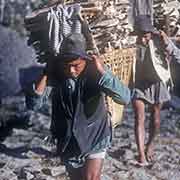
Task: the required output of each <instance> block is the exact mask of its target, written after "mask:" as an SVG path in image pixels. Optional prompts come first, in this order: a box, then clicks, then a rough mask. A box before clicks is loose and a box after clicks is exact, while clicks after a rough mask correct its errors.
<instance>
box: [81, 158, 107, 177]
mask: <svg viewBox="0 0 180 180" xmlns="http://www.w3.org/2000/svg"><path fill="white" fill-rule="evenodd" d="M103 162H104V159H101V158H97V159H87V160H86V163H85V166H84V167H83V172H84V178H83V180H100V179H101V171H102V167H103Z"/></svg>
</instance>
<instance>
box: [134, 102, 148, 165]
mask: <svg viewBox="0 0 180 180" xmlns="http://www.w3.org/2000/svg"><path fill="white" fill-rule="evenodd" d="M133 108H134V112H135V138H136V143H137V148H138V153H139V159H138V161H139V163H145V162H146V157H145V151H144V149H145V145H144V141H145V127H144V121H145V104H144V102H143V101H142V100H134V101H133Z"/></svg>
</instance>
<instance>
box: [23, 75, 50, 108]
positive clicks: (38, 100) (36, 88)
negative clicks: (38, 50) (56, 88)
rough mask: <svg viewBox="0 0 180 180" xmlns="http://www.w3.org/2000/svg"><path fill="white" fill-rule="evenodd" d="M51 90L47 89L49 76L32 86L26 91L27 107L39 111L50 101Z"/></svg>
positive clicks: (42, 77)
mask: <svg viewBox="0 0 180 180" xmlns="http://www.w3.org/2000/svg"><path fill="white" fill-rule="evenodd" d="M50 92H51V88H50V87H47V75H43V76H41V77H40V79H39V80H38V81H37V82H36V83H34V84H32V87H31V88H29V89H28V90H27V91H26V106H27V108H28V109H31V110H35V111H37V110H39V109H40V108H41V107H42V105H43V104H45V102H46V101H47V99H48V96H49V94H50Z"/></svg>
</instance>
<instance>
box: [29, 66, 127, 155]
mask: <svg viewBox="0 0 180 180" xmlns="http://www.w3.org/2000/svg"><path fill="white" fill-rule="evenodd" d="M93 71H94V70H93V69H92V68H90V67H88V68H87V69H86V70H85V72H84V73H83V74H82V75H81V76H80V77H79V78H78V80H77V82H76V90H75V93H73V94H71V92H70V89H69V85H68V84H67V82H68V79H65V78H64V79H61V80H59V81H58V84H57V85H56V86H54V87H53V88H52V91H51V94H52V122H51V132H52V134H53V135H54V136H55V137H56V138H57V139H58V140H59V142H60V146H61V147H60V149H61V151H62V152H63V151H65V150H66V147H67V145H68V143H69V141H70V139H71V137H72V136H74V137H75V139H76V141H77V143H78V146H79V149H80V151H81V153H86V152H89V151H90V150H91V149H92V148H93V147H94V146H95V145H96V144H97V143H98V142H99V141H101V140H103V139H104V138H105V137H107V136H111V124H110V121H109V119H108V112H107V109H106V105H105V101H104V100H105V99H104V97H105V94H107V95H109V96H111V97H112V98H113V99H114V100H115V101H116V102H118V103H121V104H128V103H129V101H130V92H129V89H128V88H127V87H125V86H124V85H123V84H122V83H121V82H120V81H119V80H118V78H117V77H115V76H113V75H112V74H111V72H110V71H108V70H107V72H106V73H105V74H104V75H103V76H102V75H101V76H100V75H99V74H98V73H96V72H93ZM44 94H46V95H47V94H49V93H47V92H45V93H44ZM28 98H29V99H28V100H27V104H28V106H29V108H33V109H37V108H39V107H40V104H42V103H43V96H37V95H36V96H29V97H28Z"/></svg>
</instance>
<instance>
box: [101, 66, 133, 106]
mask: <svg viewBox="0 0 180 180" xmlns="http://www.w3.org/2000/svg"><path fill="white" fill-rule="evenodd" d="M99 86H100V88H101V89H102V91H103V92H104V93H105V94H106V95H108V96H110V97H112V99H113V100H114V101H115V102H117V103H119V104H123V105H127V104H129V102H130V90H129V88H128V87H127V86H125V85H124V84H123V83H122V82H121V81H120V80H119V79H118V77H116V76H114V75H113V74H112V72H111V71H110V70H108V69H107V68H106V72H105V73H104V74H103V76H102V77H101V78H100V80H99Z"/></svg>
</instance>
